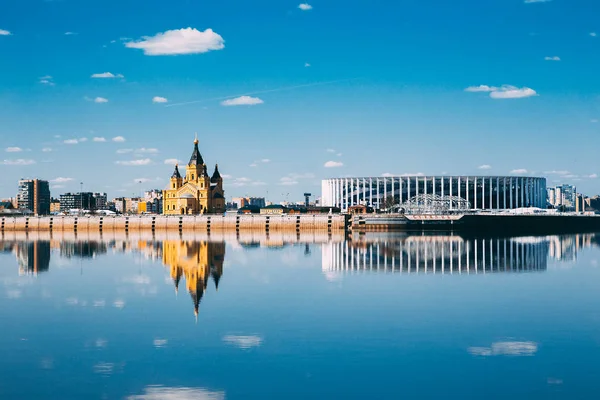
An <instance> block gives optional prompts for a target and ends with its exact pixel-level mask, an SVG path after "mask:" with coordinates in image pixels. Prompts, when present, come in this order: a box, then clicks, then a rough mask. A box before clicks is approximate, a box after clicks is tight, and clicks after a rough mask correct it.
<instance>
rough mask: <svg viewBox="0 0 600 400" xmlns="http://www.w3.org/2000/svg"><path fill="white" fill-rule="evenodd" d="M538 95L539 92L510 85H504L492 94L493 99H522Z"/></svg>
mask: <svg viewBox="0 0 600 400" xmlns="http://www.w3.org/2000/svg"><path fill="white" fill-rule="evenodd" d="M537 95H538V94H537V92H536V91H535V90H533V89H531V88H528V87H523V88H518V87H515V86H510V85H504V86H502V87H501V88H500V89H498V90H496V91H494V92H491V93H490V97H491V98H492V99H521V98H525V97H531V96H537Z"/></svg>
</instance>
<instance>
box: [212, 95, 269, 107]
mask: <svg viewBox="0 0 600 400" xmlns="http://www.w3.org/2000/svg"><path fill="white" fill-rule="evenodd" d="M262 103H264V101H262V100H261V99H259V98H258V97H251V96H240V97H236V98H235V99H228V100H224V101H222V102H221V105H222V106H254V105H257V104H262Z"/></svg>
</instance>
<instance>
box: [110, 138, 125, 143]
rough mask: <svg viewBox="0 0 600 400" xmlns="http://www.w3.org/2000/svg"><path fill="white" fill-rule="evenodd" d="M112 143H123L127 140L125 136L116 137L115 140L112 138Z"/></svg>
mask: <svg viewBox="0 0 600 400" xmlns="http://www.w3.org/2000/svg"><path fill="white" fill-rule="evenodd" d="M112 141H113V142H117V143H123V142H124V141H125V138H124V137H123V136H115V137H114V138H112Z"/></svg>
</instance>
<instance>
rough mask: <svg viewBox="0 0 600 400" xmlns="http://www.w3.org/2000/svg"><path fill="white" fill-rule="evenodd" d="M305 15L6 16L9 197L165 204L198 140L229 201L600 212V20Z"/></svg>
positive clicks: (148, 12)
mask: <svg viewBox="0 0 600 400" xmlns="http://www.w3.org/2000/svg"><path fill="white" fill-rule="evenodd" d="M530 1H531V0H530ZM302 4H305V5H304V6H302V7H300V5H301V2H299V1H296V2H294V1H282V0H263V1H260V0H257V1H253V2H247V1H220V2H208V1H191V0H189V1H182V0H173V1H170V2H165V1H158V0H146V1H135V0H128V1H116V0H106V1H103V2H100V3H98V2H87V1H85V2H82V1H75V0H53V1H43V0H0V54H2V62H0V151H1V152H2V155H1V156H0V161H1V162H0V197H10V196H14V193H15V192H16V185H17V180H18V179H19V178H22V177H38V178H42V179H47V180H51V181H53V183H52V185H53V191H52V192H53V195H55V196H58V195H59V194H60V193H62V192H65V191H77V190H79V187H80V182H84V190H89V191H106V192H108V193H109V196H111V197H115V196H123V195H132V194H137V193H139V191H140V188H142V189H149V188H153V187H156V188H162V187H164V186H165V185H166V183H167V179H168V177H169V176H170V175H171V172H172V169H173V167H172V165H170V164H168V163H169V162H172V160H173V159H179V160H182V161H183V162H184V163H185V162H187V160H188V158H189V156H190V154H191V151H192V146H193V144H192V142H193V139H194V132H198V136H199V140H200V149H201V152H202V154H203V156H204V159H205V161H206V162H207V163H208V164H209V169H210V170H211V172H212V168H213V167H214V163H216V162H218V163H219V169H220V170H221V172H222V173H223V174H225V175H226V176H227V178H226V181H225V190H226V195H227V197H228V198H230V197H231V196H237V195H254V196H264V195H266V194H267V191H268V196H269V199H270V200H274V201H279V200H285V199H287V198H288V197H289V198H290V199H298V200H299V199H300V197H301V194H302V193H303V192H305V191H309V192H312V193H315V194H318V193H320V180H321V179H323V178H328V177H338V176H377V175H382V174H386V173H388V174H406V173H424V174H443V173H447V174H455V175H458V174H473V175H477V174H494V175H507V174H510V173H511V171H512V172H514V173H519V174H525V175H529V174H533V175H541V176H547V177H548V179H549V185H554V184H556V183H561V182H564V183H572V184H576V185H577V186H578V188H579V189H580V191H582V192H584V193H586V194H589V195H593V194H596V193H600V181H599V180H598V179H597V178H596V173H600V168H598V162H597V159H598V156H597V149H598V146H599V145H600V137H599V135H598V132H599V131H600V122H596V121H598V120H600V99H599V96H598V94H599V93H600V80H599V79H598V78H597V74H598V69H599V68H598V67H599V66H600V52H599V51H598V50H599V49H600V36H598V35H600V22H599V21H598V19H597V16H598V15H600V4H598V2H595V1H592V0H574V1H569V2H566V1H564V0H553V1H539V0H538V1H536V2H532V3H526V2H524V0H488V1H475V0H464V1H460V2H447V1H441V0H432V1H429V2H419V1H408V0H399V1H359V0H356V1H353V2H350V3H349V2H347V1H338V0H328V1H325V0H314V1H312V0H309V1H308V2H307V3H302ZM188 28H190V29H188ZM67 33H69V34H67ZM182 53H185V54H182ZM108 73H110V74H108ZM93 75H96V76H111V75H112V76H114V77H92V76H93ZM242 95H246V96H247V97H241V98H240V96H242ZM159 97H160V98H162V99H158V98H159ZM155 98H156V99H155ZM153 100H154V101H153ZM160 101H163V102H160ZM164 101H166V102H164ZM188 102H193V103H191V104H181V103H188ZM94 138H97V139H96V141H94ZM114 138H122V139H123V140H121V141H119V140H118V139H117V141H114V140H113V139H114ZM82 139H83V140H82ZM102 139H104V141H101V140H102ZM75 141H76V142H77V143H75ZM19 150H20V151H19ZM165 162H167V163H165ZM132 164H133V165H132ZM326 165H333V166H334V167H326ZM482 166H483V167H484V168H483V169H482V168H480V167H482ZM488 167H489V168H488ZM525 171H526V172H525ZM140 180H142V181H143V183H142V184H139V183H137V182H139V181H140ZM288 194H289V195H288Z"/></svg>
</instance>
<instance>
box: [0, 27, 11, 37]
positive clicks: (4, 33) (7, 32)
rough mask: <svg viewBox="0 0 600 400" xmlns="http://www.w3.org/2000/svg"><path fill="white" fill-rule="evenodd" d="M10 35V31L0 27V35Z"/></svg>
mask: <svg viewBox="0 0 600 400" xmlns="http://www.w3.org/2000/svg"><path fill="white" fill-rule="evenodd" d="M10 35H12V33H10V31H7V30H4V29H0V36H10Z"/></svg>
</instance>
